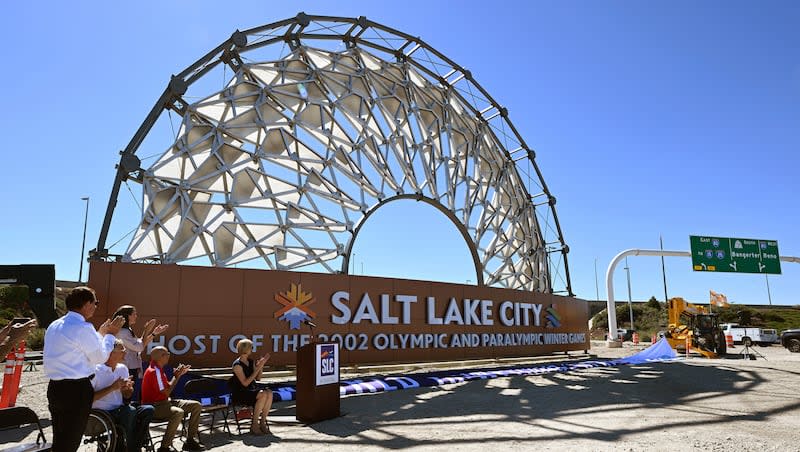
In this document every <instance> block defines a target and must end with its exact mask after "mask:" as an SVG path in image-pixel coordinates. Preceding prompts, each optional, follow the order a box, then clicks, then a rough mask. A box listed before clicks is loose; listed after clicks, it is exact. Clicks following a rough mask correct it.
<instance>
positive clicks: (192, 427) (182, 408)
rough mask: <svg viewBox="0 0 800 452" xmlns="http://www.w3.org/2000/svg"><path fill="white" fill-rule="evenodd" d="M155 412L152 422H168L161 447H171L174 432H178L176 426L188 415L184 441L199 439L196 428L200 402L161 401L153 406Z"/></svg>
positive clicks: (198, 419) (198, 420)
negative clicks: (187, 429)
mask: <svg viewBox="0 0 800 452" xmlns="http://www.w3.org/2000/svg"><path fill="white" fill-rule="evenodd" d="M153 408H155V411H154V412H153V420H154V421H168V422H169V423H168V424H167V431H166V432H165V433H164V439H163V440H162V441H161V447H170V446H172V439H173V438H174V437H175V432H177V431H178V426H179V425H181V420H182V419H183V418H184V417H185V416H187V415H189V416H190V417H189V431H188V433H187V435H186V439H187V440H189V439H194V440H197V439H199V437H198V435H197V426H198V425H199V424H200V408H201V406H200V402H198V401H196V400H180V399H179V400H163V401H161V402H156V403H154V404H153Z"/></svg>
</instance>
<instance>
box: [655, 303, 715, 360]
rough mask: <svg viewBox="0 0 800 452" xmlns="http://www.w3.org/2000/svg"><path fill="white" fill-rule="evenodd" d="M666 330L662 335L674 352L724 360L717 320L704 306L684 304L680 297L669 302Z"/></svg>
mask: <svg viewBox="0 0 800 452" xmlns="http://www.w3.org/2000/svg"><path fill="white" fill-rule="evenodd" d="M667 306H668V313H669V327H668V328H667V331H666V332H665V333H664V337H666V338H667V341H668V342H669V345H670V346H671V347H672V348H674V349H675V350H678V351H682V352H685V351H686V345H687V344H688V345H689V351H690V352H697V353H700V354H701V355H703V356H705V357H706V358H718V357H722V356H725V354H726V353H727V345H726V343H725V334H724V333H723V331H722V328H720V326H719V317H718V316H717V314H715V313H712V312H710V310H709V309H708V308H706V307H705V306H700V305H695V304H691V303H687V302H686V300H684V299H683V298H680V297H675V298H670V299H669V302H668V304H667Z"/></svg>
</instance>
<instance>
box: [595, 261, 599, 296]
mask: <svg viewBox="0 0 800 452" xmlns="http://www.w3.org/2000/svg"><path fill="white" fill-rule="evenodd" d="M594 299H595V300H597V301H600V284H599V283H598V282H597V258H596V257H595V258H594Z"/></svg>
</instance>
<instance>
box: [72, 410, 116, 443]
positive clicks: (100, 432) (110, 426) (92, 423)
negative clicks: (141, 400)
mask: <svg viewBox="0 0 800 452" xmlns="http://www.w3.org/2000/svg"><path fill="white" fill-rule="evenodd" d="M126 444H127V443H126V438H125V431H123V429H121V428H120V427H119V426H118V425H116V424H115V423H114V418H113V417H111V415H110V414H108V413H107V412H105V411H103V410H95V409H92V411H91V412H90V413H89V421H88V422H87V423H86V430H84V432H83V438H82V439H81V444H80V447H79V448H78V450H79V451H82V452H89V451H97V452H114V451H126V450H127V448H126Z"/></svg>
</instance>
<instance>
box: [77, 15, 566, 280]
mask: <svg viewBox="0 0 800 452" xmlns="http://www.w3.org/2000/svg"><path fill="white" fill-rule="evenodd" d="M337 46H338V47H337ZM278 47H280V51H279V53H278V54H277V56H275V55H274V54H271V56H269V57H265V56H264V55H265V54H269V51H267V49H271V52H275V51H276V50H277V48H278ZM218 66H220V67H224V68H226V70H227V69H228V68H229V69H232V71H233V74H232V76H230V78H229V79H226V81H225V84H224V86H223V88H222V89H221V90H218V91H215V92H213V94H211V95H208V94H207V92H208V91H206V92H205V93H203V96H202V97H201V99H200V100H199V101H196V102H193V103H188V102H187V101H186V100H185V98H186V97H188V96H187V95H186V94H187V91H188V90H189V88H190V87H192V86H193V85H200V83H198V82H199V81H201V79H203V77H204V76H205V75H206V74H208V73H209V72H210V71H211V70H213V69H214V68H215V67H218ZM165 110H172V111H175V112H177V113H179V114H180V115H181V117H182V125H181V129H180V131H179V133H178V134H177V139H176V140H175V142H174V143H172V145H170V146H169V148H168V149H167V150H166V152H164V153H163V154H162V155H161V156H160V157H159V158H158V159H157V161H156V162H155V163H153V164H152V165H150V166H149V167H148V168H146V169H143V168H141V167H140V166H141V162H140V160H139V158H138V157H137V156H136V151H137V149H138V148H139V146H140V145H141V143H142V141H143V140H144V138H145V136H146V135H147V134H148V132H149V131H150V129H151V127H152V126H153V124H154V123H155V121H156V120H157V119H158V117H159V116H160V115H161V114H162V113H163V112H164V111H165ZM507 116H508V115H507V112H506V110H505V109H504V108H502V107H500V106H499V105H498V104H497V103H496V102H495V101H494V99H492V97H491V96H489V94H488V93H487V92H486V91H485V90H484V89H483V88H482V87H481V86H480V85H479V84H477V83H476V82H475V81H474V80H473V79H472V76H471V74H470V72H469V71H467V70H464V69H463V68H462V67H460V66H458V65H457V64H455V63H454V62H452V61H450V60H449V59H448V58H446V57H445V56H444V55H442V54H441V53H439V52H438V51H436V50H434V49H433V48H431V47H429V46H428V45H427V44H425V43H424V42H423V41H422V40H420V39H419V38H416V37H412V36H410V35H407V34H405V33H402V32H399V31H396V30H393V29H391V28H388V27H385V26H383V25H380V24H377V23H375V22H372V21H370V20H367V19H366V18H364V17H359V18H357V19H356V18H340V17H327V16H309V15H306V14H304V13H300V14H298V16H296V17H294V18H291V19H286V20H283V21H279V22H275V23H272V24H269V25H265V26H262V27H257V28H253V29H250V30H247V31H244V32H240V31H236V32H235V33H234V34H233V35H232V36H231V38H229V39H228V40H227V41H225V42H224V43H222V44H221V45H220V46H219V47H217V48H216V49H214V50H212V51H211V52H209V53H208V54H207V55H206V56H204V57H203V58H201V59H200V60H198V61H197V62H196V63H194V64H193V65H191V66H190V67H189V68H187V69H186V70H184V71H183V72H182V73H180V74H179V75H177V76H173V77H172V80H171V81H170V83H169V85H168V87H167V89H166V90H165V91H164V93H163V94H162V96H161V97H160V99H159V100H158V102H157V103H156V105H155V106H154V107H153V109H152V110H151V112H150V114H149V115H148V117H147V118H146V119H145V121H144V123H143V124H142V125H141V126H140V128H139V130H138V131H137V132H136V134H135V135H134V137H133V139H132V140H131V142H130V143H129V145H128V146H127V148H126V149H125V150H124V151H122V152H121V155H122V157H121V161H120V165H119V166H118V171H117V177H116V179H115V183H114V187H113V190H112V193H111V199H110V200H109V206H108V209H107V211H106V217H105V221H104V223H103V227H102V230H101V233H100V239H99V241H98V246H97V249H96V250H93V251H92V252H91V253H90V254H91V255H92V257H93V258H95V259H103V258H107V257H108V250H106V249H105V241H106V238H107V235H108V230H109V226H110V223H111V217H112V215H113V210H114V207H115V205H116V201H117V196H118V193H119V188H120V184H121V182H122V181H125V180H128V179H133V180H135V181H138V182H140V183H141V184H142V186H143V192H144V193H143V198H144V204H143V213H142V220H141V223H140V225H139V227H138V230H137V232H136V234H135V236H134V238H133V240H132V241H131V243H130V245H129V247H128V250H127V252H126V253H125V255H124V256H123V260H124V261H157V262H162V263H176V262H181V261H187V260H192V259H196V258H198V257H206V258H207V259H208V260H209V263H210V264H211V265H215V266H228V265H234V264H239V263H242V262H246V261H251V260H254V259H258V260H261V261H263V262H264V263H265V264H266V266H267V267H268V268H272V269H296V268H302V267H306V266H311V265H317V266H319V267H321V268H323V269H325V270H326V271H329V272H337V271H339V272H342V273H347V271H348V267H349V266H348V261H349V257H350V251H351V247H352V245H353V242H354V240H355V237H356V236H357V233H358V231H359V230H360V227H361V226H362V225H363V223H364V221H365V220H366V219H367V218H368V217H369V216H370V215H371V214H372V213H373V212H375V211H376V210H377V209H379V208H380V207H381V206H383V205H385V204H386V203H388V202H391V201H393V200H397V199H405V198H412V199H417V200H422V201H425V202H427V203H429V204H431V205H433V206H435V207H437V208H438V209H439V210H440V211H442V212H443V213H445V214H446V215H447V216H448V217H449V218H450V219H451V220H452V221H453V223H454V224H455V225H456V227H457V228H458V229H459V231H460V232H461V234H462V236H463V237H464V239H465V242H466V243H467V245H468V246H469V248H470V251H471V254H472V257H473V261H474V265H475V268H476V273H477V275H478V283H479V285H483V284H485V285H492V286H499V287H508V288H513V289H524V290H535V291H540V292H566V293H567V294H569V295H572V290H571V285H570V281H569V270H568V265H567V253H568V251H569V249H568V247H567V245H566V244H565V243H564V240H563V237H562V234H561V228H560V225H559V223H558V218H557V216H556V211H555V198H554V197H553V196H552V195H551V194H550V192H549V190H548V189H547V186H546V184H545V182H544V179H543V178H542V175H541V172H540V171H539V168H538V166H537V165H536V163H535V161H534V158H535V154H534V152H533V151H532V150H530V149H529V147H528V146H527V145H526V144H525V142H524V140H523V139H522V137H521V136H520V135H519V133H518V132H517V130H516V129H515V128H514V126H513V125H512V124H511V122H510V121H509V120H508V117H507ZM523 164H524V165H523ZM525 176H527V179H528V184H529V185H531V188H533V187H534V186H535V191H536V193H535V194H532V190H531V189H530V188H528V187H526V186H525ZM337 260H338V261H340V262H339V263H340V266H339V268H340V270H336V269H335V267H336V261H337ZM554 278H561V280H562V281H563V284H562V285H559V284H558V283H556V284H555V285H554V283H553V279H554ZM558 286H561V287H558Z"/></svg>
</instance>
